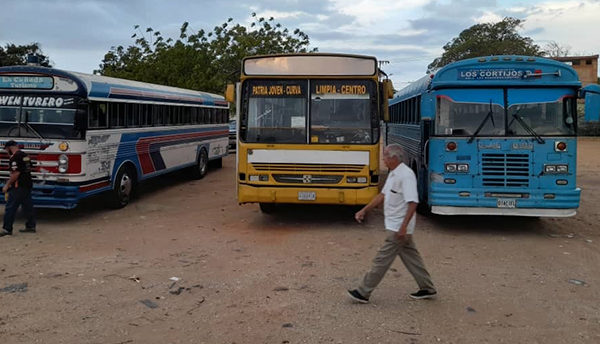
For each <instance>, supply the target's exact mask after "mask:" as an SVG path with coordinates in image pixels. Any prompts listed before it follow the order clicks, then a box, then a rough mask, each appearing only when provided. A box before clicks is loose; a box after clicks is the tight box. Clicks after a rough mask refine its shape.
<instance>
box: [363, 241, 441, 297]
mask: <svg viewBox="0 0 600 344" xmlns="http://www.w3.org/2000/svg"><path fill="white" fill-rule="evenodd" d="M390 233H391V234H390V235H388V237H387V238H386V239H385V243H384V244H383V246H381V248H380V249H379V252H377V256H375V259H373V266H372V267H371V270H370V271H369V272H367V273H366V274H365V277H364V278H363V281H362V283H361V284H360V285H359V287H358V291H359V292H360V294H361V295H362V296H364V297H367V298H368V297H369V296H371V293H372V292H373V290H374V289H375V287H377V285H378V284H379V282H381V280H382V279H383V276H385V273H386V272H387V271H388V269H389V268H390V266H391V265H392V263H393V262H394V259H396V255H398V256H400V259H402V262H403V263H404V266H406V269H408V271H409V272H410V273H411V275H412V276H413V278H414V279H415V281H417V284H418V285H419V289H427V290H430V291H434V290H435V287H434V286H433V282H432V281H431V276H429V272H427V269H425V264H424V263H423V259H422V258H421V255H420V254H419V251H417V247H416V246H415V243H414V241H413V240H412V235H411V236H409V237H410V239H407V240H406V241H405V242H404V243H403V244H400V242H399V241H398V239H396V232H390Z"/></svg>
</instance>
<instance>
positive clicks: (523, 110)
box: [435, 90, 576, 136]
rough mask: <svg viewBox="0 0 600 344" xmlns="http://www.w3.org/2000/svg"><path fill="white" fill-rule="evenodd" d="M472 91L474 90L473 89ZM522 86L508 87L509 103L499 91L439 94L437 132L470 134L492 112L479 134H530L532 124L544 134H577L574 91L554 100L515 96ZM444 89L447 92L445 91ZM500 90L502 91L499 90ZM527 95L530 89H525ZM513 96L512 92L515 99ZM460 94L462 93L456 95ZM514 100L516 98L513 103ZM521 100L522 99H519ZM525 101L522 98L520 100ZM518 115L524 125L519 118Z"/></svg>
mask: <svg viewBox="0 0 600 344" xmlns="http://www.w3.org/2000/svg"><path fill="white" fill-rule="evenodd" d="M471 92H472V91H471ZM517 92H523V90H509V93H508V94H509V104H508V106H507V104H504V101H502V100H500V99H502V98H500V97H499V95H498V94H490V96H489V100H488V101H484V99H476V100H475V101H461V100H455V99H453V98H451V97H448V96H445V95H438V97H437V109H436V121H435V134H436V135H441V136H446V135H447V136H471V135H473V134H474V133H475V131H476V130H477V128H478V127H479V125H481V123H482V121H483V120H484V119H485V118H486V116H487V115H488V113H490V112H492V115H491V118H490V119H489V120H487V121H486V122H485V123H484V125H483V127H482V129H481V130H480V131H479V133H478V134H477V136H531V135H532V133H531V132H530V131H529V130H528V128H526V127H529V128H530V129H532V130H533V131H534V132H535V134H537V135H542V136H544V135H545V136H552V135H566V136H571V135H575V128H576V124H575V120H576V115H575V113H576V111H575V105H576V104H575V98H574V96H571V95H568V94H567V95H565V96H562V97H558V99H557V97H554V100H552V101H549V100H548V99H539V102H538V101H536V99H535V98H534V97H529V98H526V97H523V96H522V94H521V97H520V98H522V99H519V97H518V96H514V95H515V94H516V93H517ZM441 93H444V92H443V91H442V92H441ZM498 93H499V94H501V93H502V91H501V90H498ZM525 93H526V95H527V93H528V92H525ZM510 96H513V97H512V99H511V97H510ZM457 98H459V97H457ZM511 100H514V101H515V102H512V103H511ZM516 101H519V103H516ZM521 101H522V102H521ZM515 116H518V117H519V119H520V120H522V123H524V124H526V125H525V127H524V126H523V125H522V124H521V123H520V122H521V121H520V120H517V119H516V118H515Z"/></svg>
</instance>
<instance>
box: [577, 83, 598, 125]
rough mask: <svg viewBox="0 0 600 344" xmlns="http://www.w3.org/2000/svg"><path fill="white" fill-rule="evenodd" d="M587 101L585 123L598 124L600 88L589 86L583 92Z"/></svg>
mask: <svg viewBox="0 0 600 344" xmlns="http://www.w3.org/2000/svg"><path fill="white" fill-rule="evenodd" d="M581 94H582V97H583V98H584V99H585V121H586V122H598V121H599V120H600V86H598V85H588V86H586V87H584V88H583V89H582V90H581Z"/></svg>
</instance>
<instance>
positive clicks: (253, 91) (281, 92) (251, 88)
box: [248, 80, 306, 97]
mask: <svg viewBox="0 0 600 344" xmlns="http://www.w3.org/2000/svg"><path fill="white" fill-rule="evenodd" d="M248 93H249V95H250V97H305V96H306V81H304V80H251V81H249V85H248Z"/></svg>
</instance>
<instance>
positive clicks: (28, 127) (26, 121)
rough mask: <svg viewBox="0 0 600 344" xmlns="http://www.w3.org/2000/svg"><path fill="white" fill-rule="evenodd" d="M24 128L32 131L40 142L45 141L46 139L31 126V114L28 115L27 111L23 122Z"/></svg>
mask: <svg viewBox="0 0 600 344" xmlns="http://www.w3.org/2000/svg"><path fill="white" fill-rule="evenodd" d="M20 124H23V126H24V127H25V129H27V130H29V131H31V132H32V133H34V134H35V136H37V137H38V138H39V139H40V140H44V137H43V136H42V134H40V133H39V132H38V131H37V130H35V129H34V128H33V127H32V126H31V124H29V113H27V111H25V121H23V122H22V123H20Z"/></svg>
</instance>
